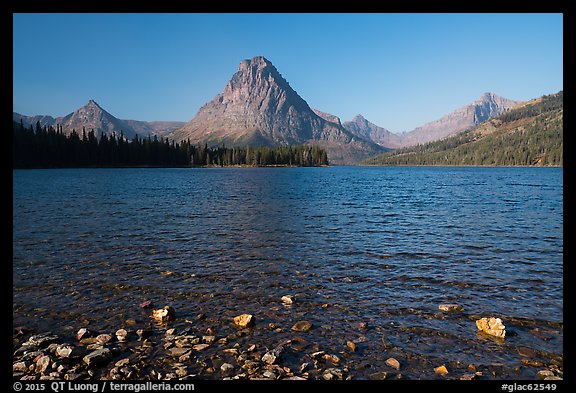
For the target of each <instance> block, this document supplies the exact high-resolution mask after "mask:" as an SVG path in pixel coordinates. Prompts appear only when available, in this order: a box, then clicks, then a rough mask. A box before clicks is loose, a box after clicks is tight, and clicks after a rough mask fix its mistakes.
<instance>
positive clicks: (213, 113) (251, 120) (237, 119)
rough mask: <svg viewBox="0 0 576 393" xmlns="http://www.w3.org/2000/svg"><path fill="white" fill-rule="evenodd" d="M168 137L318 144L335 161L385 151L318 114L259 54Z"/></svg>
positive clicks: (350, 160) (354, 159)
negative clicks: (221, 90)
mask: <svg viewBox="0 0 576 393" xmlns="http://www.w3.org/2000/svg"><path fill="white" fill-rule="evenodd" d="M169 136H170V137H172V138H174V139H175V140H176V141H182V140H186V139H189V140H190V141H191V142H193V143H207V144H208V145H209V146H214V145H219V144H225V145H227V146H244V145H264V146H282V145H295V144H308V145H317V146H319V147H321V148H323V149H325V150H326V151H327V153H328V157H329V159H330V162H331V163H338V164H344V163H355V162H358V161H359V160H361V159H363V158H367V157H369V156H371V155H374V154H377V153H378V152H381V151H384V150H385V149H383V148H382V147H380V146H378V145H377V144H375V143H373V142H371V141H367V140H365V139H363V138H359V137H357V136H356V135H353V134H352V133H350V132H349V131H348V130H346V129H345V128H344V127H342V125H340V124H338V123H335V122H332V121H328V120H326V119H325V118H322V117H321V116H318V114H317V113H315V112H314V111H313V110H312V109H311V108H310V107H309V106H308V104H307V103H306V101H305V100H304V99H302V97H300V96H299V95H298V93H296V91H295V90H294V89H292V87H290V84H289V83H288V82H287V81H286V79H284V77H282V75H281V74H280V73H279V72H278V70H277V69H276V67H274V65H273V64H272V63H271V62H270V61H269V60H268V59H266V58H265V57H263V56H256V57H254V58H252V59H249V60H248V59H246V60H243V61H242V62H241V63H240V65H239V67H238V71H237V72H236V73H235V74H234V75H233V76H232V78H231V79H230V81H229V82H228V83H227V84H226V86H225V88H224V91H223V92H222V93H220V94H218V95H217V96H216V97H215V98H214V99H213V100H211V101H210V102H208V103H206V104H205V105H204V106H202V107H201V108H200V109H199V110H198V112H197V114H196V116H195V117H194V118H193V119H192V120H191V121H189V122H188V123H187V124H185V125H184V126H183V127H181V128H180V129H178V130H176V131H174V132H173V133H171V134H169Z"/></svg>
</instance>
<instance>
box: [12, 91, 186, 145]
mask: <svg viewBox="0 0 576 393" xmlns="http://www.w3.org/2000/svg"><path fill="white" fill-rule="evenodd" d="M12 119H13V120H14V121H15V122H17V123H20V120H22V123H23V124H24V126H25V127H29V126H30V125H32V126H35V125H36V123H37V122H40V125H41V126H42V127H44V126H53V127H55V126H56V125H60V126H61V127H62V130H63V132H64V133H65V134H70V133H71V132H72V130H76V132H78V133H81V132H82V129H83V128H85V129H86V131H90V130H91V129H93V130H94V132H95V133H96V134H97V135H100V134H102V133H104V134H107V135H110V134H112V133H116V134H117V135H120V133H122V134H123V135H124V136H125V137H126V138H128V139H132V138H133V137H134V136H135V135H136V134H138V135H139V136H140V137H145V136H148V135H158V136H161V135H165V134H167V133H169V132H171V131H173V130H175V129H177V128H178V127H181V126H182V125H183V124H184V122H177V121H166V122H164V121H157V122H145V121H138V120H121V119H118V118H116V117H115V116H113V115H112V114H110V113H109V112H107V111H106V110H104V109H103V108H102V107H101V106H100V105H99V104H98V103H96V101H94V100H89V101H88V103H87V104H86V105H84V106H82V107H81V108H78V109H77V110H75V111H74V112H72V113H70V114H68V115H66V116H62V117H56V118H54V117H52V116H46V115H44V116H25V115H21V114H19V113H16V112H13V113H12Z"/></svg>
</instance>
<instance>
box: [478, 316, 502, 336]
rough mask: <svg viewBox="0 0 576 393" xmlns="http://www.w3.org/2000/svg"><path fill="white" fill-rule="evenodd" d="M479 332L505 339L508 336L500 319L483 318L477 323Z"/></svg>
mask: <svg viewBox="0 0 576 393" xmlns="http://www.w3.org/2000/svg"><path fill="white" fill-rule="evenodd" d="M476 327H477V328H478V330H480V331H482V332H484V333H486V334H489V335H491V336H495V337H500V338H504V337H505V336H506V327H505V326H504V324H503V323H502V320H501V319H500V318H493V317H491V318H482V319H479V320H477V321H476Z"/></svg>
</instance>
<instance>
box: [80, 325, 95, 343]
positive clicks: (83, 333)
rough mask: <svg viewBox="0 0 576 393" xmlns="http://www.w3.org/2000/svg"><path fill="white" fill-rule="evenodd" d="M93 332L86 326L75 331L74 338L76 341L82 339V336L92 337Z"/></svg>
mask: <svg viewBox="0 0 576 393" xmlns="http://www.w3.org/2000/svg"><path fill="white" fill-rule="evenodd" d="M92 335H93V333H92V332H91V331H90V330H88V329H86V328H81V329H80V330H78V332H77V333H76V339H77V340H78V341H80V340H82V339H83V338H88V337H92Z"/></svg>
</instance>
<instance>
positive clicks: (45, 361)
mask: <svg viewBox="0 0 576 393" xmlns="http://www.w3.org/2000/svg"><path fill="white" fill-rule="evenodd" d="M51 361H52V360H51V359H50V356H48V355H43V356H41V357H40V358H39V359H38V360H36V372H40V373H44V372H45V371H46V369H47V368H48V366H50V363H51Z"/></svg>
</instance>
